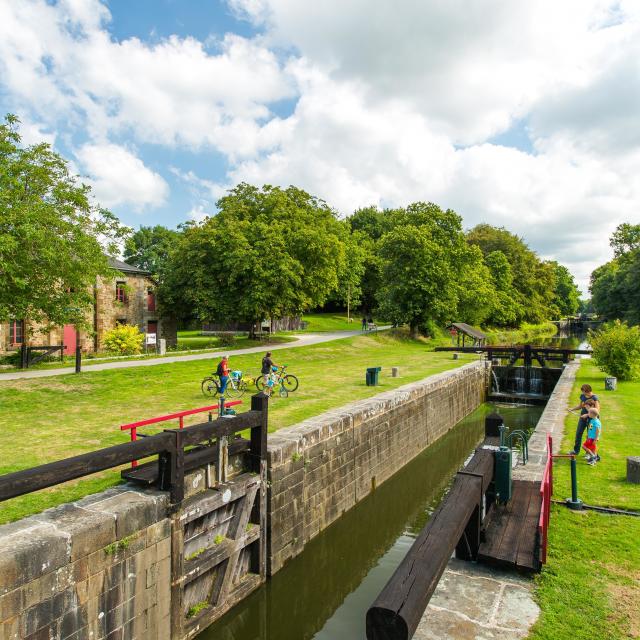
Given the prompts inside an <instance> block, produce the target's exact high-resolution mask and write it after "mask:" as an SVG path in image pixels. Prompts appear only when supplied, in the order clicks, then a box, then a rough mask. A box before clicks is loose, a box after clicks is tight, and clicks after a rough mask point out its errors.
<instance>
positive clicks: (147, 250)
mask: <svg viewBox="0 0 640 640" xmlns="http://www.w3.org/2000/svg"><path fill="white" fill-rule="evenodd" d="M179 235H180V234H179V232H178V231H174V230H172V229H167V228H166V227H163V226H162V225H156V226H155V227H140V229H138V230H137V231H136V232H135V233H133V234H132V235H131V236H129V237H128V238H127V239H126V241H125V245H124V259H125V262H127V263H128V264H131V265H133V266H134V267H139V268H140V269H145V270H146V271H150V272H151V273H153V274H155V275H161V274H162V273H163V271H164V267H165V265H166V263H167V260H168V259H169V253H170V252H171V249H172V248H173V246H174V244H175V243H176V241H177V239H178V237H179Z"/></svg>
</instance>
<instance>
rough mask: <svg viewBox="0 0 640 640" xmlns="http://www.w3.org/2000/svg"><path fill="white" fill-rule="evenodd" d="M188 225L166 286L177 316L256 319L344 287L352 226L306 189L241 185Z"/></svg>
mask: <svg viewBox="0 0 640 640" xmlns="http://www.w3.org/2000/svg"><path fill="white" fill-rule="evenodd" d="M217 205H218V208H219V213H218V214H217V215H216V216H213V217H211V218H207V219H206V220H204V221H203V222H202V223H200V224H193V225H190V226H189V227H187V228H186V229H185V231H184V233H183V234H182V236H181V237H180V238H179V239H178V242H177V243H176V246H175V248H174V249H173V250H172V252H171V254H170V259H169V262H168V265H167V270H166V272H165V278H164V280H163V283H162V284H161V288H160V301H161V304H163V305H164V307H165V309H168V310H171V311H172V312H173V313H175V314H176V315H177V316H179V317H180V316H184V314H185V312H187V311H188V312H189V313H193V312H195V315H196V316H197V317H198V318H200V319H202V320H213V321H219V322H225V321H228V320H230V319H234V320H241V321H245V322H250V323H257V322H260V321H261V320H262V319H263V318H265V317H282V316H286V315H297V314H300V313H302V312H303V311H306V310H308V309H311V308H314V307H317V306H320V305H322V304H324V302H325V301H326V300H327V298H328V297H329V295H330V294H331V293H332V292H334V291H336V290H337V289H338V286H339V276H340V274H341V273H342V271H343V269H344V265H345V261H346V244H347V239H348V228H347V226H346V225H345V223H343V222H341V221H340V220H338V218H337V216H336V214H335V213H334V212H333V211H332V210H331V209H330V208H329V207H328V206H327V205H326V203H325V202H323V201H322V200H319V199H318V198H315V197H313V196H311V195H309V194H308V193H306V192H305V191H302V190H301V189H297V188H296V187H288V188H287V189H281V188H280V187H272V186H270V185H265V186H264V187H262V189H259V188H257V187H254V186H251V185H248V184H244V183H242V184H239V185H238V186H237V187H235V188H234V189H232V190H231V191H230V192H229V194H228V195H226V196H224V197H223V198H221V199H220V200H219V201H218V203H217Z"/></svg>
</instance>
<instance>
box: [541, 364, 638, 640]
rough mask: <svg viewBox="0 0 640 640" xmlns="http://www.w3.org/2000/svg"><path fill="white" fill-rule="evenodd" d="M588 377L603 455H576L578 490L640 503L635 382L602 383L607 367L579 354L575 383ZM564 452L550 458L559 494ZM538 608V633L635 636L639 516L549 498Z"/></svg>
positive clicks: (590, 498)
mask: <svg viewBox="0 0 640 640" xmlns="http://www.w3.org/2000/svg"><path fill="white" fill-rule="evenodd" d="M584 383H589V384H591V385H592V387H593V389H594V391H595V392H596V394H597V395H598V396H599V397H600V401H601V418H602V424H603V434H602V440H601V442H600V444H601V456H602V461H601V462H600V463H598V464H597V465H596V466H594V467H590V466H589V465H587V464H586V462H585V461H584V457H582V456H581V457H580V459H579V460H578V489H579V496H580V498H581V499H582V500H583V501H584V502H585V503H586V504H590V505H595V506H612V507H619V508H623V509H629V510H637V511H640V485H632V484H628V483H627V482H626V481H625V478H626V457H627V456H628V455H639V454H640V439H638V427H637V425H638V423H639V419H638V415H639V414H638V412H639V411H640V382H618V390H617V391H604V373H602V372H601V371H599V370H598V369H597V368H596V366H595V365H594V364H593V362H592V361H591V360H583V363H582V366H581V367H580V370H579V372H578V376H577V379H576V382H575V385H574V389H573V396H572V399H571V406H575V405H576V404H577V403H578V396H579V389H580V386H581V385H582V384H584ZM576 422H577V418H576V416H573V415H571V414H569V415H568V416H567V419H566V426H565V437H564V440H563V444H562V447H563V450H564V451H567V450H569V449H570V448H571V446H572V444H573V439H574V436H575V427H576ZM570 493H571V491H570V475H569V464H568V461H567V460H564V459H559V460H557V461H556V463H555V465H554V494H555V498H556V499H560V500H562V499H564V498H565V497H567V496H569V495H570ZM536 594H537V598H538V601H539V604H540V606H541V608H542V615H541V617H540V620H539V621H538V622H537V624H536V625H535V627H534V628H533V630H532V633H531V634H530V636H529V637H530V638H533V639H535V640H552V639H553V640H562V639H564V638H566V639H571V640H577V639H581V638H584V639H585V640H586V639H587V638H589V639H591V638H604V639H611V640H618V639H620V638H640V605H639V604H638V603H640V517H632V516H611V515H604V514H601V513H596V512H593V511H583V512H574V511H569V510H568V509H566V508H565V507H562V506H554V507H553V512H552V516H551V528H550V540H549V557H548V563H547V565H546V566H545V567H544V568H543V571H542V573H541V575H540V576H539V578H538V584H537V589H536Z"/></svg>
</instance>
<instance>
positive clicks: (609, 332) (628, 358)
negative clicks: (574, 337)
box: [589, 320, 640, 380]
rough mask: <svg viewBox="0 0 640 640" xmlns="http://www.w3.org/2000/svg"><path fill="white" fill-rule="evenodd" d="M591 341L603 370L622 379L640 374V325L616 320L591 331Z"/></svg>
mask: <svg viewBox="0 0 640 640" xmlns="http://www.w3.org/2000/svg"><path fill="white" fill-rule="evenodd" d="M589 342H590V344H591V348H592V349H593V359H594V361H595V363H596V364H597V365H598V367H599V368H600V369H601V370H602V371H604V372H605V373H608V374H610V375H612V376H615V377H616V378H619V379H620V380H633V379H635V378H638V377H639V376H640V327H637V326H636V327H629V326H628V325H627V324H626V323H623V322H620V321H619V320H616V321H615V322H613V323H612V324H608V325H605V326H604V327H603V328H602V329H600V330H599V331H590V332H589Z"/></svg>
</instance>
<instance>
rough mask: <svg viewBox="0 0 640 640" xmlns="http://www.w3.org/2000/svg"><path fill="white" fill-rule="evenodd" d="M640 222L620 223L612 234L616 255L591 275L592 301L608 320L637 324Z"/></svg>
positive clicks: (612, 243) (595, 307) (639, 301)
mask: <svg viewBox="0 0 640 640" xmlns="http://www.w3.org/2000/svg"><path fill="white" fill-rule="evenodd" d="M639 237H640V225H629V224H627V225H620V226H619V227H618V228H617V230H616V232H615V233H614V234H613V236H612V237H611V245H612V246H613V247H614V250H615V253H616V257H615V258H614V259H613V260H612V261H611V262H607V263H606V264H603V265H601V266H600V267H598V268H597V269H595V270H594V271H593V273H592V274H591V284H590V290H591V301H592V303H593V306H594V309H595V311H596V313H598V314H599V315H601V316H604V317H605V318H607V319H609V320H613V319H616V318H617V319H619V320H626V321H627V322H629V323H631V324H638V323H640V287H639V286H638V282H640V247H638V243H639V242H640V240H638V238H639Z"/></svg>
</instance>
